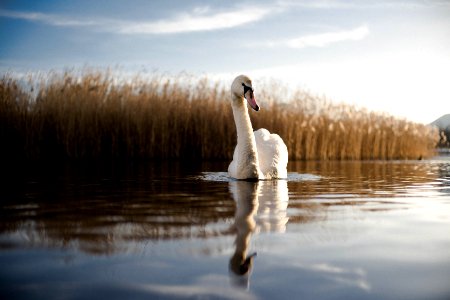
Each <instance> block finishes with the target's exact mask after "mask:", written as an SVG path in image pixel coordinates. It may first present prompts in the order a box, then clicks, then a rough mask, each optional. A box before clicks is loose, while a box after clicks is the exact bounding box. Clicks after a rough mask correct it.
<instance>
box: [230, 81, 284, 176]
mask: <svg viewBox="0 0 450 300" xmlns="http://www.w3.org/2000/svg"><path fill="white" fill-rule="evenodd" d="M245 100H247V102H248V104H249V105H250V107H251V108H253V109H254V110H255V111H258V110H259V106H258V104H257V103H256V100H255V97H254V94H253V87H252V81H251V80H250V78H248V77H247V76H245V75H240V76H238V77H236V78H235V79H234V81H233V83H232V84H231V107H232V108H233V116H234V122H235V123H236V131H237V145H236V148H235V149H234V154H233V161H232V162H231V163H230V166H229V167H228V174H229V176H231V177H233V178H236V179H275V178H286V177H287V169H286V167H287V162H288V152H287V148H286V145H285V144H284V142H283V140H282V139H281V138H280V136H279V135H278V134H270V132H269V131H268V130H266V129H259V130H257V131H255V132H254V133H253V128H252V123H251V122H250V117H249V115H248V110H247V107H246V104H245V102H246V101H245Z"/></svg>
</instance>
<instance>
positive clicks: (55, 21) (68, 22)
mask: <svg viewBox="0 0 450 300" xmlns="http://www.w3.org/2000/svg"><path fill="white" fill-rule="evenodd" d="M0 17H4V18H11V19H21V20H26V21H30V22H40V23H45V24H49V25H53V26H67V27H79V26H95V25H100V24H102V23H104V22H105V21H103V22H101V21H95V20H87V19H75V18H70V17H66V16H59V15H54V14H44V13H40V12H21V11H12V10H4V9H0Z"/></svg>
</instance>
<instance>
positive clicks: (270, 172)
mask: <svg viewBox="0 0 450 300" xmlns="http://www.w3.org/2000/svg"><path fill="white" fill-rule="evenodd" d="M254 134H255V140H256V148H257V149H258V160H259V167H260V169H261V171H262V172H263V174H264V176H265V178H266V179H272V178H287V169H286V167H287V162H288V152H287V147H286V145H285V144H284V142H283V140H282V139H281V137H280V136H279V135H278V134H271V133H270V132H269V131H268V130H267V129H264V128H262V129H259V130H257V131H255V132H254Z"/></svg>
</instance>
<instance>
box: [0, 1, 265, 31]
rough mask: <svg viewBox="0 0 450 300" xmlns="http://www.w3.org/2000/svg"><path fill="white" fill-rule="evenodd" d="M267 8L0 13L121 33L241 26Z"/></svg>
mask: <svg viewBox="0 0 450 300" xmlns="http://www.w3.org/2000/svg"><path fill="white" fill-rule="evenodd" d="M269 12H270V9H269V8H257V7H248V8H247V7H246V8H242V7H237V8H234V9H233V10H229V11H221V12H212V11H211V10H210V9H209V8H208V7H199V8H195V9H194V10H193V11H192V12H189V13H183V14H179V15H177V16H175V17H173V18H170V19H161V20H156V21H128V20H117V19H105V18H103V19H102V18H96V19H87V18H75V17H68V16H60V15H54V14H44V13H39V12H19V11H10V10H0V16H1V17H7V18H14V19H22V20H27V21H32V22H41V23H46V24H50V25H53V26H65V27H94V26H95V29H96V30H101V31H108V32H115V33H121V34H173V33H185V32H195V31H212V30H219V29H226V28H233V27H238V26H242V25H244V24H248V23H252V22H256V21H259V20H261V19H262V18H264V17H265V16H267V15H268V14H269Z"/></svg>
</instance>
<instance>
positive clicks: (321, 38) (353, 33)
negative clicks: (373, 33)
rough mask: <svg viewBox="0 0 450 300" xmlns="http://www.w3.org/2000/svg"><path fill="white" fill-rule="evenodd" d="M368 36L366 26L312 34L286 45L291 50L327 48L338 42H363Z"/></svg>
mask: <svg viewBox="0 0 450 300" xmlns="http://www.w3.org/2000/svg"><path fill="white" fill-rule="evenodd" d="M368 34H369V28H368V27H367V26H365V25H364V26H360V27H357V28H354V29H351V30H344V31H335V32H327V33H320V34H312V35H306V36H303V37H299V38H294V39H290V40H287V41H286V45H287V46H288V47H291V48H305V47H325V46H327V45H329V44H333V43H337V42H343V41H358V40H362V39H364V38H365V37H366V36H367V35H368Z"/></svg>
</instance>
